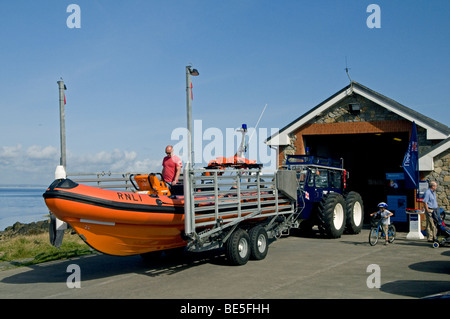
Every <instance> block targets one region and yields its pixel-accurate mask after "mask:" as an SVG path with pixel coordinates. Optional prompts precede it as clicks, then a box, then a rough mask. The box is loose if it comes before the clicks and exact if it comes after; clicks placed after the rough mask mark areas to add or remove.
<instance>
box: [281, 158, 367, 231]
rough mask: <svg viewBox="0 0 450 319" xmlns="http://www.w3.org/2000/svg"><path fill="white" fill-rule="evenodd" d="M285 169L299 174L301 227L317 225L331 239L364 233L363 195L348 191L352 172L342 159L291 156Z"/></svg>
mask: <svg viewBox="0 0 450 319" xmlns="http://www.w3.org/2000/svg"><path fill="white" fill-rule="evenodd" d="M283 168H284V169H288V170H295V171H296V173H297V183H298V187H297V197H298V198H297V203H298V212H299V218H298V221H299V222H300V226H299V228H300V229H301V230H303V231H310V230H311V229H312V227H313V226H315V225H317V226H318V228H319V230H320V232H321V233H322V234H324V235H325V236H326V237H329V238H339V237H341V235H342V234H343V233H344V232H346V233H348V234H358V233H360V232H361V229H362V226H363V219H364V205H363V200H362V198H361V195H360V194H359V193H357V192H355V191H350V192H346V179H347V177H348V173H347V172H346V170H345V169H344V168H343V163H342V161H341V160H335V159H331V158H323V157H318V156H310V155H288V157H287V159H286V165H285V166H283Z"/></svg>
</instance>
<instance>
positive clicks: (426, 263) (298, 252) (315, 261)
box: [0, 229, 450, 302]
mask: <svg viewBox="0 0 450 319" xmlns="http://www.w3.org/2000/svg"><path fill="white" fill-rule="evenodd" d="M368 233H369V230H368V229H363V230H362V232H361V233H360V234H358V235H343V236H342V237H341V238H339V239H325V238H320V237H319V236H313V237H298V236H289V237H284V238H281V239H278V240H276V241H273V242H271V244H270V246H269V252H268V255H267V257H266V258H265V259H264V260H261V261H252V260H250V261H249V262H248V263H247V264H246V265H244V266H229V265H228V264H227V260H226V258H225V256H224V255H223V254H221V251H215V252H214V253H211V252H208V253H201V254H199V253H196V254H194V253H189V254H184V255H182V256H178V257H177V258H169V257H165V256H163V257H162V258H160V259H158V260H154V261H150V262H148V261H144V260H143V259H142V258H141V257H140V256H131V257H115V256H108V255H103V254H93V255H90V256H85V257H81V258H76V259H71V260H63V261H56V262H49V263H43V264H40V265H36V266H32V267H20V268H15V269H9V270H4V271H0V298H2V299H5V298H6V299H24V298H27V299H28V298H38V299H41V298H42V299H59V298H61V299H79V298H82V299H92V298H96V299H109V298H124V299H129V298H133V299H142V298H145V299H183V300H195V299H216V298H218V299H254V300H253V302H257V300H258V299H329V298H333V299H349V298H351V299H410V298H424V297H427V296H430V295H435V294H440V293H445V292H449V291H450V276H449V275H450V247H439V248H432V246H431V243H428V242H427V241H426V239H423V240H407V239H406V234H407V233H397V238H396V240H395V242H394V243H393V244H390V245H388V246H384V245H383V243H384V241H383V240H381V242H379V243H378V245H376V246H370V245H369V243H368ZM77 279H79V281H78V280H77ZM77 284H79V286H78V285H77ZM78 287H79V288H78ZM183 302H184V301H183Z"/></svg>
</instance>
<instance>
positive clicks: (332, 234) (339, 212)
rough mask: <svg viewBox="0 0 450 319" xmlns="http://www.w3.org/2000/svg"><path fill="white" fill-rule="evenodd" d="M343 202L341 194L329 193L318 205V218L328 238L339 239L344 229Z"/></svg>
mask: <svg viewBox="0 0 450 319" xmlns="http://www.w3.org/2000/svg"><path fill="white" fill-rule="evenodd" d="M345 206H346V205H345V200H344V197H343V196H342V195H341V194H338V193H330V194H329V195H328V196H326V197H324V198H323V199H322V201H321V202H320V204H319V207H318V208H319V209H318V218H319V221H320V223H321V225H319V226H321V228H323V229H324V231H325V234H326V235H327V236H328V237H329V238H339V237H341V235H342V233H343V232H344V228H345V220H346V218H345Z"/></svg>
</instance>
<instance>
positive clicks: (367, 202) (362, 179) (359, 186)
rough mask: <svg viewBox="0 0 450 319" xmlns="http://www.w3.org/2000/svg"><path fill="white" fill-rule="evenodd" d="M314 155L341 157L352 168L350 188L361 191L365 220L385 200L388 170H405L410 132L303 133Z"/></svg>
mask: <svg viewBox="0 0 450 319" xmlns="http://www.w3.org/2000/svg"><path fill="white" fill-rule="evenodd" d="M303 139H304V145H305V149H306V148H309V153H310V154H311V155H317V156H324V157H333V158H342V159H343V160H344V168H345V169H346V170H347V171H348V172H349V174H350V178H349V179H348V184H347V185H348V186H347V187H348V190H354V191H356V192H358V193H360V194H361V196H362V197H363V200H364V206H365V215H366V216H365V220H366V221H367V220H368V219H367V218H368V214H370V213H371V212H374V211H376V209H377V206H376V205H377V203H379V202H380V201H385V200H386V196H387V195H388V192H389V187H388V186H389V184H388V182H389V181H388V180H386V173H396V172H399V173H400V172H403V171H402V167H401V165H402V162H403V157H404V155H405V152H406V149H407V147H408V142H409V133H408V132H402V133H381V134H380V133H379V134H340V135H304V136H303Z"/></svg>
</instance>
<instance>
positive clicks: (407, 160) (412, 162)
mask: <svg viewBox="0 0 450 319" xmlns="http://www.w3.org/2000/svg"><path fill="white" fill-rule="evenodd" d="M403 172H404V173H405V188H407V189H417V188H418V186H419V148H418V143H417V128H416V122H413V123H412V131H411V138H410V139H409V145H408V149H407V150H406V153H405V157H404V158H403Z"/></svg>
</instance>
